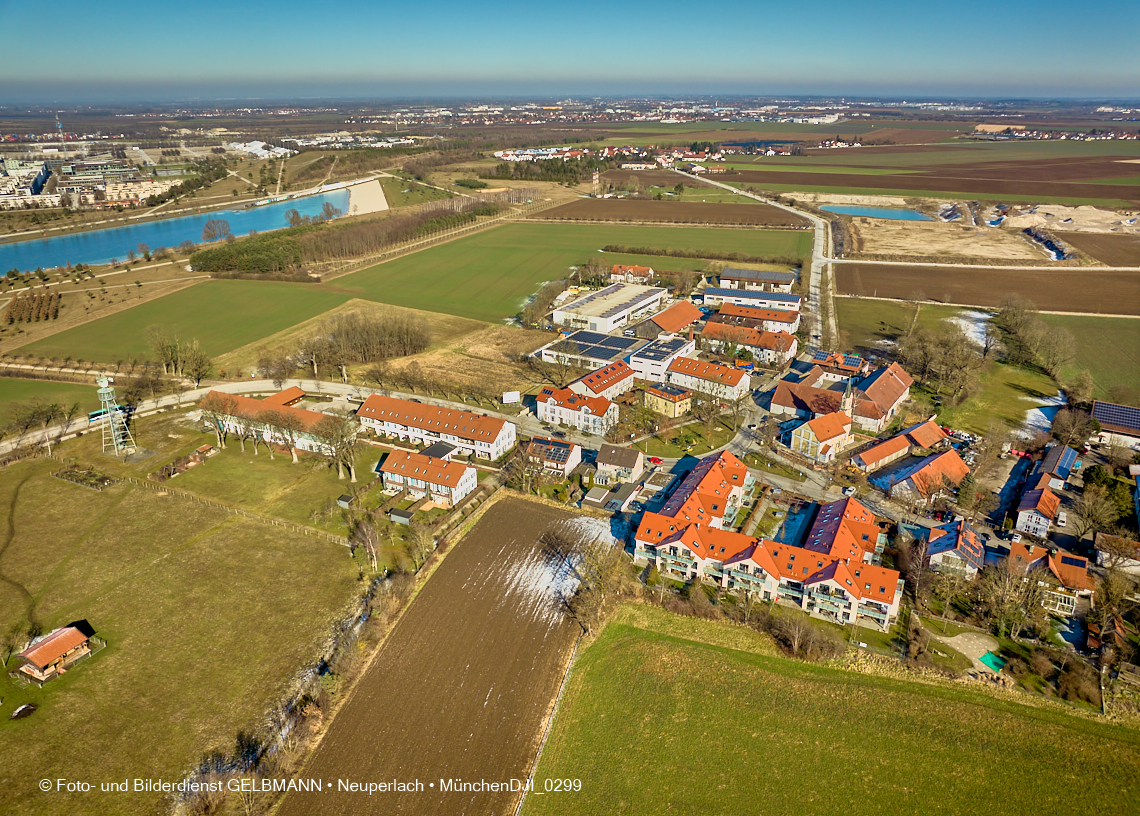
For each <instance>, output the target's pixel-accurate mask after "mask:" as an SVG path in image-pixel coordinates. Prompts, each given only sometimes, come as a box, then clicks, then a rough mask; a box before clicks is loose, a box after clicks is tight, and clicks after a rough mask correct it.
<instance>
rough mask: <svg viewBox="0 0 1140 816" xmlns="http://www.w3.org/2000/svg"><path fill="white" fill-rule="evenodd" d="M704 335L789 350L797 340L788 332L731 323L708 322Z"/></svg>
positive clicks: (739, 342) (732, 341) (750, 344)
mask: <svg viewBox="0 0 1140 816" xmlns="http://www.w3.org/2000/svg"><path fill="white" fill-rule="evenodd" d="M701 336H702V337H707V338H709V339H711V340H721V341H724V342H726V343H736V344H737V345H739V346H752V347H753V348H763V349H775V350H777V351H787V350H788V349H790V348H791V347H792V343H794V342H795V340H794V338H793V337H792V336H791V335H790V334H788V333H787V332H770V331H761V330H760V329H757V328H753V327H750V326H736V325H733V324H731V323H706V324H705V327H704V329H703V330H702V331H701Z"/></svg>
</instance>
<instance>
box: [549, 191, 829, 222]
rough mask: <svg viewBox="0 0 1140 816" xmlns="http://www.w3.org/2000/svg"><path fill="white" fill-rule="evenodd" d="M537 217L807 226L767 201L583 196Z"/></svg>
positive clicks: (798, 218) (803, 219) (797, 217)
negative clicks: (748, 202) (743, 201)
mask: <svg viewBox="0 0 1140 816" xmlns="http://www.w3.org/2000/svg"><path fill="white" fill-rule="evenodd" d="M537 217H539V218H543V219H547V218H559V219H565V220H568V221H652V222H654V223H662V224H747V225H751V226H763V227H791V226H795V227H807V226H809V224H810V222H809V221H808V220H807V219H806V218H801V217H800V216H797V215H793V214H792V213H790V212H787V211H785V210H781V209H780V208H779V207H772V206H770V205H768V204H759V203H757V204H725V203H712V204H703V203H700V202H692V201H645V200H641V199H633V200H628V199H612V198H583V199H579V200H578V201H572V202H570V203H569V204H563V205H562V206H560V207H555V208H554V209H551V210H543V211H542V212H541V213H540V214H539V215H538V216H537Z"/></svg>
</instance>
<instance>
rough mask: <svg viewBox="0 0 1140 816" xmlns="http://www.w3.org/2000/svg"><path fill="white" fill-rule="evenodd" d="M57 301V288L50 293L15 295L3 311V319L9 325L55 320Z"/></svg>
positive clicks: (58, 299)
mask: <svg viewBox="0 0 1140 816" xmlns="http://www.w3.org/2000/svg"><path fill="white" fill-rule="evenodd" d="M59 301H60V294H59V290H58V289H57V290H56V291H54V292H50V293H39V294H30V293H29V294H26V295H16V297H14V298H12V300H11V302H9V303H8V309H7V310H6V311H5V313H4V318H5V321H6V322H7V323H8V324H9V325H11V324H12V323H36V322H39V321H40V320H55V319H56V318H57V317H59Z"/></svg>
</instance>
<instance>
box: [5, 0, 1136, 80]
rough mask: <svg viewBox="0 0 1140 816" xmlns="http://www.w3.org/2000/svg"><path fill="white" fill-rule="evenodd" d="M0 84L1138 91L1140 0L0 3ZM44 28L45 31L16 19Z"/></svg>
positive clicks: (69, 0)
mask: <svg viewBox="0 0 1140 816" xmlns="http://www.w3.org/2000/svg"><path fill="white" fill-rule="evenodd" d="M0 29H5V30H8V31H9V32H15V31H21V32H23V33H24V34H23V35H21V36H12V37H6V38H5V43H4V46H3V48H2V49H0V99H5V100H8V101H33V100H37V99H44V100H46V99H58V100H60V101H73V100H82V99H125V100H129V99H152V100H159V99H164V98H171V99H187V98H202V99H213V98H228V97H276V98H296V97H339V98H347V97H361V98H369V97H375V98H383V97H409V96H466V95H476V96H480V95H538V94H542V95H563V94H575V95H588V94H625V93H628V94H653V93H660V94H668V93H678V94H689V93H691V94H697V93H726V94H727V93H741V94H757V95H768V94H780V93H798V94H846V95H860V94H862V95H877V94H884V95H913V96H918V95H929V96H946V95H962V96H986V97H1009V96H1035V97H1137V96H1140V46H1138V43H1140V3H1137V2H1135V0H1130V1H1129V2H1122V3H1103V2H1102V3H1090V4H1080V3H1073V2H1066V3H1062V2H1059V1H1058V0H1038V1H1037V2H1027V0H1005V2H1002V0H990V2H976V0H961V1H960V2H956V3H940V4H935V3H928V2H924V0H912V2H906V3H904V2H900V0H875V1H874V2H870V3H855V2H836V1H835V0H815V1H814V2H810V3H792V2H786V0H785V1H784V2H779V3H772V2H766V1H765V0H752V1H751V2H747V1H745V0H725V2H720V3H712V4H700V3H692V2H685V3H680V2H676V1H675V0H661V2H657V3H638V4H634V3H621V2H618V3H614V2H605V3H603V2H596V0H581V1H580V2H576V3H559V4H549V3H540V4H536V3H533V2H528V3H522V2H516V1H515V0H508V2H501V3H495V4H472V3H461V2H454V1H453V0H437V1H436V2H434V3H423V2H402V3H380V2H372V3H354V2H347V3H336V4H334V3H322V2H319V0H310V1H309V2H294V0H277V1H276V2H273V1H269V0H261V2H256V3H255V2H246V1H245V0H229V2H219V1H218V0H189V1H188V2H177V3H175V2H171V0H157V2H156V1H155V0H150V1H149V2H138V0H122V1H121V2H114V3H106V2H104V3H91V2H86V3H78V2H72V0H63V1H62V2H55V3H52V4H51V14H50V20H48V21H45V19H44V17H43V13H42V9H40V8H39V7H37V5H36V4H28V3H17V2H12V0H0ZM34 31H40V32H42V34H41V35H40V36H31V32H34Z"/></svg>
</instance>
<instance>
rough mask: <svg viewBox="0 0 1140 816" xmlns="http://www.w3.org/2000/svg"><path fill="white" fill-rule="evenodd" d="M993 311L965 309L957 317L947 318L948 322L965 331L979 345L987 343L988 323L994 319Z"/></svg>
mask: <svg viewBox="0 0 1140 816" xmlns="http://www.w3.org/2000/svg"><path fill="white" fill-rule="evenodd" d="M993 317H994V316H993V313H992V312H978V311H973V310H969V311H965V312H960V313H959V314H958V315H957V316H955V317H948V318H946V322H947V323H953V324H954V325H955V326H957V327H958V328H960V329H961V330H962V331H963V332H965V334H966V336H967V337H969V338H970V340H971V342H974V343H977V344H978V345H979V346H982V345H985V342H986V324H987V323H989V322H990V321H991V320H993Z"/></svg>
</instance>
